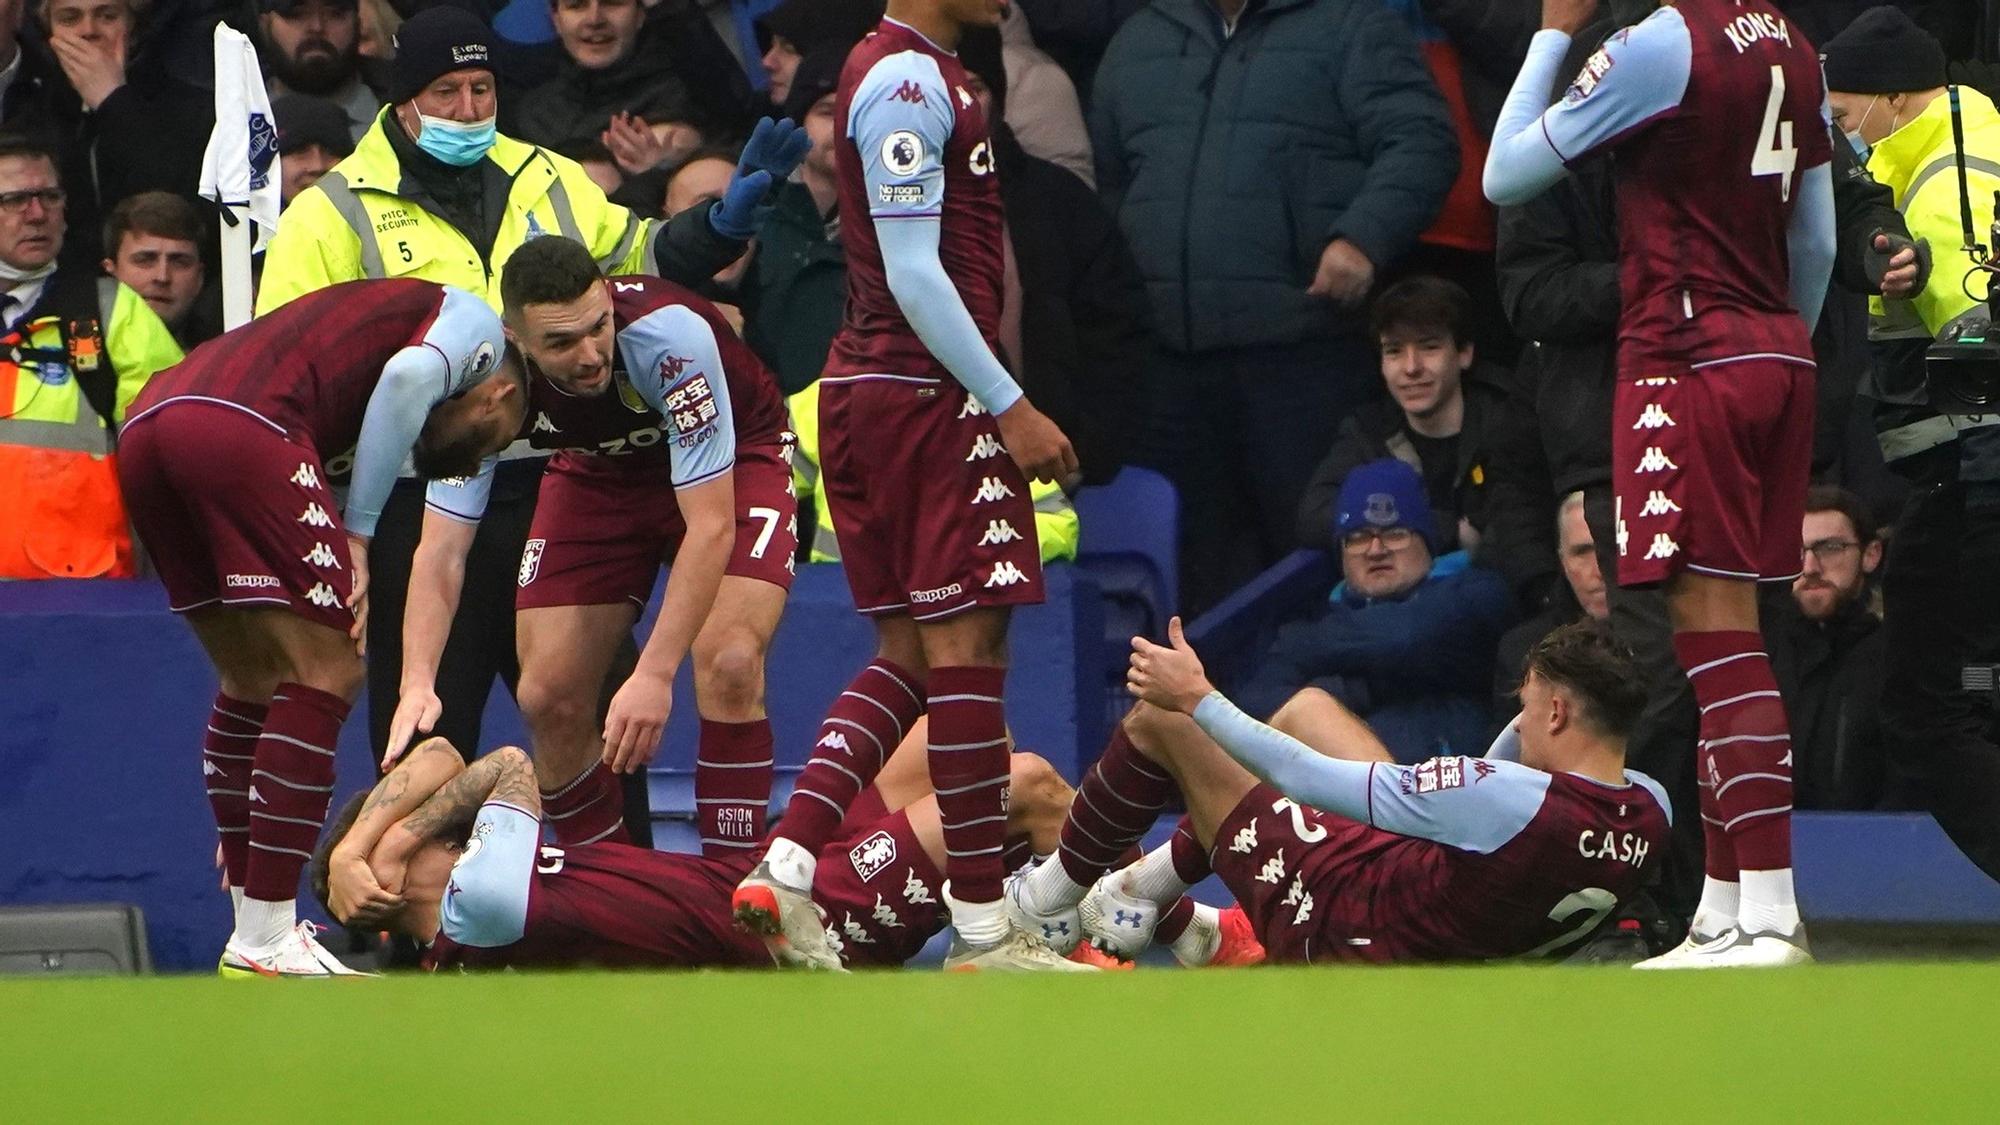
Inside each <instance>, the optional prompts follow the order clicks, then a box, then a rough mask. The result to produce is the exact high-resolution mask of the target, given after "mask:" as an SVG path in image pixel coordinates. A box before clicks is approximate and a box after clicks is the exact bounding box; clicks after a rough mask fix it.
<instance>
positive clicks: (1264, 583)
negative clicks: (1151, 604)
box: [1187, 551, 1340, 691]
mask: <svg viewBox="0 0 2000 1125" xmlns="http://www.w3.org/2000/svg"><path fill="white" fill-rule="evenodd" d="M1339 578H1340V566H1339V563H1338V561H1337V560H1336V559H1335V558H1334V557H1333V556H1332V555H1331V554H1329V553H1328V552H1326V551H1294V552H1292V553H1291V554H1289V555H1286V556H1285V557H1284V558H1282V559H1279V560H1278V561H1277V562H1276V563H1274V564H1272V566H1271V567H1270V568H1269V569H1268V570H1266V571H1264V572H1263V573H1262V574H1259V575H1258V576H1257V577H1255V578H1253V579H1251V580H1250V581H1249V582H1247V583H1245V584H1244V585H1243V587H1242V588H1241V589H1239V590H1237V591H1236V592H1235V593H1233V594H1231V595H1229V596H1228V597H1227V598H1224V599H1223V600H1222V601H1221V602H1219V603H1218V604H1217V605H1216V606H1215V608H1213V609H1211V610H1209V611H1208V612H1207V613H1204V614H1202V615H1201V616H1200V617H1198V618H1196V619H1195V620H1194V621H1192V622H1190V623H1189V624H1188V626H1187V638H1188V643H1189V644H1191V645H1193V646H1194V648H1195V651H1196V652H1199V653H1200V654H1201V662H1202V664H1203V665H1204V666H1205V667H1206V668H1207V670H1208V678H1209V679H1210V680H1211V681H1213V682H1214V683H1215V684H1216V686H1218V687H1220V688H1222V689H1223V690H1225V691H1227V690H1228V689H1230V688H1231V687H1233V686H1235V685H1236V684H1237V683H1238V682H1240V681H1241V680H1242V679H1243V677H1244V676H1246V675H1247V674H1248V673H1249V672H1250V670H1251V669H1253V668H1255V667H1256V665H1257V660H1258V658H1259V657H1260V656H1262V655H1263V654H1264V650H1265V649H1266V648H1268V647H1269V646H1270V644H1271V638H1272V636H1273V634H1275V633H1276V632H1277V629H1278V626H1279V625H1281V624H1283V623H1285V622H1286V621H1288V620H1291V619H1292V618H1294V617H1297V616H1298V615H1300V614H1301V613H1303V612H1305V610H1306V609H1308V608H1309V607H1310V606H1311V605H1312V603H1313V602H1314V601H1315V600H1317V599H1320V598H1324V597H1326V595H1327V592H1328V591H1330V590H1332V589H1333V584H1334V583H1335V582H1336V581H1338V580H1339Z"/></svg>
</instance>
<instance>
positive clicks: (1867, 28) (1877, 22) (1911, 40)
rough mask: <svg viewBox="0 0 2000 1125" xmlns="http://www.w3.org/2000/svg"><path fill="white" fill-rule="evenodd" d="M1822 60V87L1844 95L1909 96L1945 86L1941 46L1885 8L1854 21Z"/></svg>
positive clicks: (1907, 19)
mask: <svg viewBox="0 0 2000 1125" xmlns="http://www.w3.org/2000/svg"><path fill="white" fill-rule="evenodd" d="M1820 57H1821V59H1822V61H1823V62H1824V64H1825V67H1826V88H1827V89H1829V90H1838V91H1840V92H1841V93H1843V94H1908V93H1912V92H1914V91H1917V90H1935V89H1937V88H1938V87H1939V86H1942V85H1944V84H1945V61H1944V46H1943V45H1942V44H1940V43H1939V42H1938V41H1937V39H1936V38H1935V37H1933V36H1932V35H1931V33H1930V32H1928V31H1925V30H1924V29H1923V28H1921V27H1918V26H1917V25H1916V23H1915V22H1914V21H1913V20H1911V19H1910V17H1909V16H1908V15H1906V14H1905V13H1904V12H1903V10H1902V9H1901V8H1892V7H1890V6H1889V5H1887V4H1884V5H1882V6H1881V7H1878V8H1870V9H1868V10H1867V11H1865V12H1863V13H1861V14H1860V15H1858V16H1856V17H1854V22H1853V23H1850V24H1848V25H1847V28H1846V30H1844V31H1842V32H1841V33H1840V34H1839V35H1836V36H1834V37H1833V38H1832V39H1829V40H1827V41H1826V46H1825V47H1824V48H1822V53H1821V56H1820Z"/></svg>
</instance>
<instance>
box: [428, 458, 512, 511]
mask: <svg viewBox="0 0 2000 1125" xmlns="http://www.w3.org/2000/svg"><path fill="white" fill-rule="evenodd" d="M499 463H500V459H499V458H498V457H488V458H487V459H485V460H484V461H481V462H480V463H479V472H477V473H475V474H473V475H472V476H469V477H439V478H438V479H436V480H434V481H432V482H430V484H429V485H428V486H426V487H425V489H424V508H425V509H426V510H428V511H432V512H436V513H437V514H438V515H441V516H443V517H445V518H446V519H453V520H457V521H458V522H460V523H478V522H479V520H480V517H482V516H484V515H485V514H486V502H487V500H488V499H490V498H491V497H492V495H493V467H494V466H495V465H497V464H499Z"/></svg>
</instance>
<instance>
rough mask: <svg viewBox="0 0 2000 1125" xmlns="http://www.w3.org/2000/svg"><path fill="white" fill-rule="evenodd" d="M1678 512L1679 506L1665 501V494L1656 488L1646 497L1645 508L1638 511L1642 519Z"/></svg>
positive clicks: (1667, 500) (1670, 501)
mask: <svg viewBox="0 0 2000 1125" xmlns="http://www.w3.org/2000/svg"><path fill="white" fill-rule="evenodd" d="M1680 510H1681V506H1680V505H1679V504H1676V503H1674V502H1673V501H1672V500H1669V499H1667V494H1666V493H1664V492H1661V491H1660V490H1659V489H1657V488H1656V489H1654V490H1653V491H1652V494H1651V495H1649V496H1647V497H1646V506H1645V507H1643V508H1640V509H1639V516H1640V518H1642V519H1643V518H1645V517H1646V516H1664V515H1668V514H1670V513H1673V512H1678V511H1680Z"/></svg>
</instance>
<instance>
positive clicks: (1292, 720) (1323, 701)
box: [1271, 687, 1338, 741]
mask: <svg viewBox="0 0 2000 1125" xmlns="http://www.w3.org/2000/svg"><path fill="white" fill-rule="evenodd" d="M1329 704H1332V705H1335V706H1338V704H1337V703H1335V701H1334V698H1333V696H1331V695H1328V694H1327V693H1326V692H1325V691H1323V690H1321V689H1319V688H1316V687H1305V688H1300V689H1299V690H1298V691H1297V692H1296V693H1294V694H1293V695H1292V697H1291V698H1290V699H1287V700H1285V704H1284V706H1282V707H1280V708H1278V710H1277V711H1276V712H1275V713H1273V714H1272V716H1271V725H1272V726H1273V727H1276V728H1277V729H1278V730H1281V731H1284V732H1285V733H1286V734H1289V735H1291V736H1292V737H1293V738H1298V739H1300V740H1301V741H1303V732H1304V730H1305V729H1306V727H1307V726H1308V724H1310V723H1311V722H1312V719H1313V716H1314V715H1316V714H1322V713H1324V712H1325V711H1326V708H1327V706H1328V705H1329Z"/></svg>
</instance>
